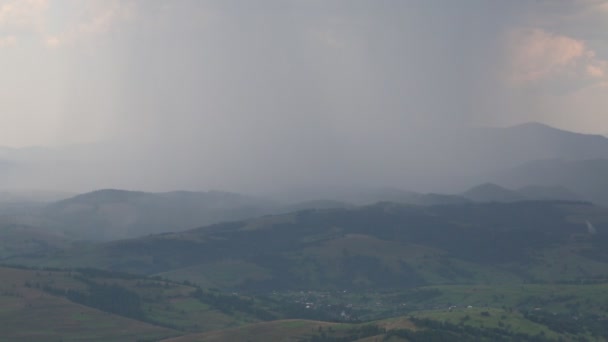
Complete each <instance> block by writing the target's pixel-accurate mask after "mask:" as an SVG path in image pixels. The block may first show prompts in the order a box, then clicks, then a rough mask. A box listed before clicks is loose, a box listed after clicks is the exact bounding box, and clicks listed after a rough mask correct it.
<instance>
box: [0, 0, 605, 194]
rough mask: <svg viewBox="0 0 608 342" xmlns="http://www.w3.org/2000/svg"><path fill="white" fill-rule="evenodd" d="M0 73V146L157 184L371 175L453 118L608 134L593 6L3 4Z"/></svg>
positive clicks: (37, 0)
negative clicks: (111, 164) (143, 164)
mask: <svg viewBox="0 0 608 342" xmlns="http://www.w3.org/2000/svg"><path fill="white" fill-rule="evenodd" d="M0 66H1V67H2V74H1V75H2V76H1V77H0V118H1V119H2V124H1V125H0V145H2V146H12V147H23V146H32V145H35V146H62V145H68V144H80V143H103V144H112V146H120V151H116V152H117V153H120V154H121V155H122V158H124V159H134V158H141V159H142V160H153V159H155V158H156V159H158V160H160V161H162V163H160V162H159V163H156V164H149V165H156V166H155V167H159V165H161V164H162V168H161V169H162V170H161V171H159V172H161V173H165V174H171V175H173V177H168V178H167V177H165V176H163V177H161V176H158V177H157V178H155V177H152V180H151V182H153V181H158V180H159V179H161V178H162V179H163V181H164V183H163V184H164V185H163V186H159V187H158V188H171V187H185V186H188V185H189V184H194V183H196V182H194V181H193V180H194V179H198V180H199V181H198V183H197V185H198V186H200V187H216V188H217V187H219V188H226V187H228V188H230V186H227V184H233V185H234V186H233V188H238V187H239V186H241V185H242V186H245V185H247V184H250V182H249V183H248V182H247V181H242V184H240V183H239V181H240V180H242V179H243V177H244V176H245V175H247V174H251V175H252V177H254V178H256V179H266V181H267V182H269V181H273V182H278V183H281V182H283V183H285V184H288V183H290V182H293V180H294V177H295V179H297V180H298V181H297V182H299V183H302V184H305V183H307V182H308V181H312V180H314V179H318V177H320V175H323V177H326V179H327V180H328V182H331V181H332V179H336V180H337V179H344V177H352V178H353V181H356V180H357V179H360V178H364V177H365V176H366V175H374V176H383V174H382V172H378V170H376V169H374V167H369V165H382V168H383V170H387V169H391V168H393V169H394V168H395V167H397V166H402V162H403V160H395V161H394V162H392V161H391V160H390V158H387V156H388V155H390V153H400V149H405V150H408V148H407V146H410V147H411V146H413V145H418V146H420V145H424V144H429V141H428V140H425V137H428V136H429V135H431V136H432V135H433V134H438V135H440V134H442V133H437V132H449V131H451V130H452V129H453V128H454V127H457V126H464V125H499V126H502V125H513V124H517V123H522V122H527V121H540V122H544V123H547V124H550V125H553V126H556V127H559V128H563V129H568V130H574V131H580V132H590V133H601V134H604V133H608V112H606V109H607V108H608V96H607V95H608V1H604V0H563V1H562V0H546V1H543V0H534V1H533V0H530V1H523V0H512V1H483V0H460V1H452V0H444V1H438V0H412V1H408V0H368V1H362V0H342V1H339V0H336V1H331V0H325V1H320V0H319V1H317V0H240V1H239V0H217V1H205V0H192V1H189V0H165V1H159V0H139V1H138V0H122V1H114V0H0ZM418 150H422V151H424V148H420V147H417V148H416V149H414V148H411V149H409V150H408V151H409V152H408V153H410V154H411V153H416V152H415V151H418ZM389 152H390V153H389ZM362 156H363V157H362ZM392 163H394V164H392ZM255 165H257V166H255ZM259 165H264V167H259ZM362 165H367V166H366V167H363V166H362ZM150 167H152V166H150ZM270 169H275V170H279V171H280V172H275V173H272V175H269V170H270ZM345 170H351V171H352V172H349V173H348V175H345V172H344V171H345ZM131 172H132V173H136V171H135V170H131ZM294 175H295V176H294ZM117 177H118V176H117ZM387 177H388V176H387ZM389 178H390V177H389ZM168 179H170V180H168ZM201 179H203V181H201Z"/></svg>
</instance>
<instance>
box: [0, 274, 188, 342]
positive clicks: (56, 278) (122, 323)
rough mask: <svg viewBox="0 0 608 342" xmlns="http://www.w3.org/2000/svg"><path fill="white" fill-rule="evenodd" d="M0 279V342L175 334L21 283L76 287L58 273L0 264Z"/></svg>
mask: <svg viewBox="0 0 608 342" xmlns="http://www.w3.org/2000/svg"><path fill="white" fill-rule="evenodd" d="M0 279H2V280H1V281H0V322H2V324H1V325H0V341H84V340H86V341H134V340H137V339H138V338H148V339H158V338H161V337H167V336H171V335H176V334H177V332H176V331H174V330H171V329H167V328H162V327H158V326H154V325H151V324H147V323H144V322H139V321H136V320H133V319H129V318H125V317H120V316H116V315H113V314H109V313H105V312H102V311H99V310H96V309H93V308H90V307H86V306H83V305H79V304H76V303H73V302H70V301H69V300H67V299H65V298H61V297H57V296H53V295H50V294H48V293H46V292H44V291H42V290H40V289H36V288H28V287H25V286H24V284H25V282H36V281H41V282H42V281H52V282H53V283H55V284H56V285H57V286H74V287H77V286H78V284H75V283H72V284H71V285H70V283H71V280H70V279H68V278H64V277H63V275H62V274H57V273H55V272H36V271H28V270H19V269H11V268H5V267H0Z"/></svg>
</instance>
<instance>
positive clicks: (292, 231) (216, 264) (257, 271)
mask: <svg viewBox="0 0 608 342" xmlns="http://www.w3.org/2000/svg"><path fill="white" fill-rule="evenodd" d="M587 221H589V222H590V223H591V224H592V225H593V226H594V228H595V229H594V232H590V231H589V228H588V225H587ZM607 232H608V210H606V209H603V208H600V207H596V206H593V205H591V204H589V203H585V202H564V201H525V202H514V203H469V204H460V205H442V206H431V207H418V206H407V205H399V204H394V203H379V204H376V205H371V206H365V207H359V208H349V209H326V210H308V211H300V212H297V213H292V214H286V215H275V216H266V217H262V218H258V219H252V220H246V221H240V222H233V223H224V224H217V225H212V226H208V227H204V228H199V229H194V230H190V231H185V232H181V233H165V234H160V235H153V236H149V237H145V238H138V239H131V240H122V241H114V242H109V243H104V244H99V245H95V246H92V247H91V246H87V247H80V248H78V249H70V250H67V251H64V252H61V253H58V254H54V255H52V256H49V257H48V258H46V259H45V260H44V261H40V260H26V262H28V263H38V264H40V263H42V264H46V265H60V266H66V265H67V266H70V265H72V266H92V267H99V268H106V269H112V270H119V271H128V272H135V273H140V274H161V275H163V276H167V277H169V278H172V279H176V280H180V281H181V280H189V281H194V282H197V283H200V284H203V285H206V286H217V287H223V288H238V289H242V290H272V289H304V288H314V289H336V288H361V289H364V288H375V289H383V288H384V289H385V288H396V287H404V286H405V287H407V286H417V285H424V284H446V283H447V284H453V283H477V282H483V283H504V282H573V281H596V280H597V279H600V278H602V277H606V276H607V274H606V271H605V270H606V269H608V248H606V247H608V233H607ZM22 261H23V260H22Z"/></svg>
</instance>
